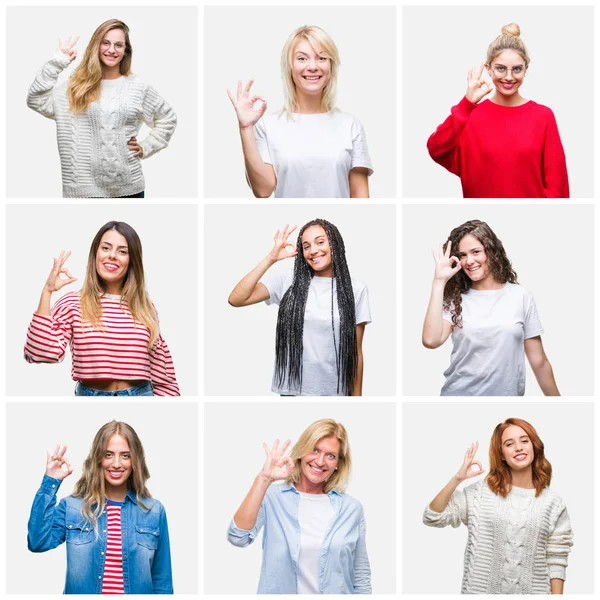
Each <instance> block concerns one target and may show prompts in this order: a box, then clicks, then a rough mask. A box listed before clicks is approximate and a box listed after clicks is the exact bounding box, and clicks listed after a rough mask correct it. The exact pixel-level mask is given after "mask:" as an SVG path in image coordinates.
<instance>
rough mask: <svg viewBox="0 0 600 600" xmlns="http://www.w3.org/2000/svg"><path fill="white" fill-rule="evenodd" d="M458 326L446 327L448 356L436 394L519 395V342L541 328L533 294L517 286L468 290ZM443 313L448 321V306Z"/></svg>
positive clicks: (522, 380)
mask: <svg viewBox="0 0 600 600" xmlns="http://www.w3.org/2000/svg"><path fill="white" fill-rule="evenodd" d="M462 317H463V322H462V327H454V329H453V330H452V346H453V348H452V356H451V358H450V366H449V367H448V368H447V369H446V371H445V372H444V377H445V378H446V383H444V386H443V387H442V391H441V395H442V396H522V395H523V394H524V393H525V350H524V341H525V340H526V339H528V338H532V337H535V336H538V335H541V334H542V333H544V329H543V328H542V324H541V322H540V318H539V316H538V313H537V309H536V307H535V301H534V299H533V296H532V295H531V294H530V293H529V292H528V291H527V290H526V289H525V288H524V287H523V286H521V285H517V284H514V283H507V284H506V285H505V286H504V287H503V288H502V289H500V290H474V289H470V290H469V291H468V292H467V293H466V294H463V295H462ZM443 318H444V319H445V320H446V321H449V322H450V323H452V314H451V313H450V311H444V314H443Z"/></svg>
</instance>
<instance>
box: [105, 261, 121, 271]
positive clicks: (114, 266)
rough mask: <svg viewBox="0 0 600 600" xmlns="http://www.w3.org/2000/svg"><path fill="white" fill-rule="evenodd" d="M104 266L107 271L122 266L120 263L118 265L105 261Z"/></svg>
mask: <svg viewBox="0 0 600 600" xmlns="http://www.w3.org/2000/svg"><path fill="white" fill-rule="evenodd" d="M102 266H103V267H104V268H105V269H106V270H107V271H117V270H118V269H119V268H120V267H119V265H116V264H114V263H103V264H102Z"/></svg>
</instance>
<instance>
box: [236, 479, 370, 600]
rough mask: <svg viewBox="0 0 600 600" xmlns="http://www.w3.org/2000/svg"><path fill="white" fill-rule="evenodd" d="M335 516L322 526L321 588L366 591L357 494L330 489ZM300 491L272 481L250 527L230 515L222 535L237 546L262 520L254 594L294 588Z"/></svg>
mask: <svg viewBox="0 0 600 600" xmlns="http://www.w3.org/2000/svg"><path fill="white" fill-rule="evenodd" d="M328 496H329V500H330V501H331V506H332V507H333V512H334V516H333V519H332V521H331V523H330V524H329V527H328V528H327V531H326V532H325V539H324V541H323V547H322V548H321V558H320V564H319V591H320V593H321V594H370V593H371V568H370V566H369V557H368V556H367V546H366V543H365V516H364V513H363V508H362V505H361V504H360V502H358V500H355V499H354V498H352V496H348V495H346V494H340V493H339V492H336V491H331V492H329V494H328ZM299 505H300V494H299V493H298V491H297V490H296V488H295V487H294V486H293V485H290V484H287V483H286V484H284V485H271V486H270V487H269V489H268V490H267V493H266V494H265V497H264V499H263V501H262V504H261V505H260V510H259V511H258V518H257V519H256V525H255V526H254V528H253V529H251V530H250V531H247V530H245V529H240V528H239V527H236V525H235V523H234V522H233V521H231V525H230V526H229V531H228V532H227V539H228V540H229V541H230V542H231V543H232V544H233V545H234V546H239V547H240V548H245V547H246V546H248V545H249V544H251V543H252V542H253V541H254V540H255V539H256V537H257V536H258V533H259V531H260V530H261V529H262V527H263V526H264V528H265V531H264V533H263V541H262V547H263V560H262V568H261V571H260V581H259V584H258V593H259V594H297V593H298V556H299V555H300V523H299V521H298V507H299Z"/></svg>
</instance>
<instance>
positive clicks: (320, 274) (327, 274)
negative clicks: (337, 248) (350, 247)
mask: <svg viewBox="0 0 600 600" xmlns="http://www.w3.org/2000/svg"><path fill="white" fill-rule="evenodd" d="M315 277H329V279H331V278H332V277H333V268H332V267H329V268H328V269H324V270H323V271H315Z"/></svg>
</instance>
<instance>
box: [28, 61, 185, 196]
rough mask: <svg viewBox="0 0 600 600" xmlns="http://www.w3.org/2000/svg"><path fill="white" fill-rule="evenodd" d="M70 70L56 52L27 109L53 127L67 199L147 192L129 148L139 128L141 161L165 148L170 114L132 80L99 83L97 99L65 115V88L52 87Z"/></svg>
mask: <svg viewBox="0 0 600 600" xmlns="http://www.w3.org/2000/svg"><path fill="white" fill-rule="evenodd" d="M69 64H70V60H69V57H68V56H66V55H64V54H63V53H62V52H58V53H57V54H55V55H54V57H53V58H52V59H51V60H49V61H48V62H47V63H46V64H45V65H44V66H43V67H42V69H41V70H40V71H39V73H38V74H37V76H36V78H35V80H34V82H33V84H32V85H31V88H30V89H29V93H28V94H27V106H29V108H32V109H33V110H35V111H37V112H39V113H40V114H41V115H43V116H44V117H47V118H49V119H54V120H55V121H56V133H57V137H58V153H59V154H60V163H61V170H62V181H63V196H64V197H65V198H116V197H119V196H131V195H133V194H138V193H140V192H142V191H144V189H145V183H144V174H143V173H142V167H141V161H140V159H139V158H138V157H133V156H132V154H133V151H131V150H129V148H128V146H127V142H128V140H129V139H130V138H131V137H132V136H137V134H138V132H139V130H140V127H141V125H142V122H144V123H146V124H147V125H148V126H149V127H150V128H151V131H150V133H149V134H148V137H146V139H144V140H142V141H140V142H138V143H139V144H140V146H141V147H142V149H143V151H144V154H143V158H149V157H150V156H152V155H153V154H154V153H156V152H158V151H159V150H162V149H163V148H166V147H167V145H168V143H169V140H170V138H171V136H172V135H173V132H174V131H175V126H176V124H177V116H176V115H175V112H174V111H173V109H172V108H171V107H170V106H169V105H168V104H167V103H166V102H165V101H164V100H163V99H162V98H161V97H160V96H159V95H158V94H157V93H156V91H155V90H154V89H153V88H151V87H150V86H149V85H146V84H144V83H142V82H141V81H140V80H139V79H138V78H137V77H135V76H134V75H129V76H127V77H120V78H119V79H112V80H108V79H103V80H102V88H101V92H100V98H99V99H98V100H97V101H96V102H92V103H91V104H90V105H89V106H88V108H87V110H86V111H85V112H84V113H81V114H76V115H74V114H73V113H71V112H70V110H69V100H68V98H67V84H66V83H63V84H61V85H59V86H57V85H56V83H57V81H58V76H59V74H60V73H61V72H62V71H63V70H64V69H66V68H67V67H68V66H69Z"/></svg>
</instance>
